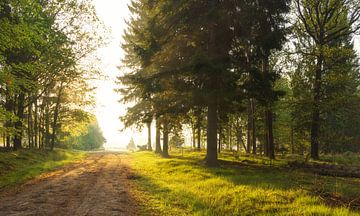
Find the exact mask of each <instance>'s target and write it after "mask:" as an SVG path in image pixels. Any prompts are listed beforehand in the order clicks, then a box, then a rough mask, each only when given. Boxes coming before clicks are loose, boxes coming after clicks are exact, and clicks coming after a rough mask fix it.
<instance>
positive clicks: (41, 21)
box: [0, 0, 103, 150]
mask: <svg viewBox="0 0 360 216" xmlns="http://www.w3.org/2000/svg"><path fill="white" fill-rule="evenodd" d="M85 25H88V27H90V26H93V27H98V30H99V31H101V29H103V27H102V25H101V22H100V21H99V20H98V19H97V17H96V15H95V13H94V8H93V7H92V5H91V4H90V3H89V2H88V1H81V2H78V1H76V0H65V1H40V0H35V1H27V0H26V1H13V0H5V1H2V2H1V3H0V29H1V32H0V116H1V117H0V132H1V133H2V136H3V137H4V141H5V145H6V146H7V147H8V148H10V147H12V148H13V149H15V150H16V149H19V148H22V147H23V146H27V147H34V148H49V149H53V148H54V146H55V144H56V143H59V141H60V136H59V135H60V133H61V130H62V128H63V124H62V123H63V121H65V120H66V121H67V122H69V121H70V120H71V119H72V118H73V119H74V118H76V114H78V113H79V112H78V111H79V110H80V109H81V108H82V107H84V106H87V105H89V103H91V100H90V98H89V97H88V96H86V94H85V93H86V92H87V91H89V90H90V87H89V86H88V83H87V81H86V80H87V79H89V78H91V77H94V75H95V74H96V70H95V68H93V67H91V66H90V65H89V64H85V63H84V61H85V60H86V59H88V58H89V57H90V56H91V54H92V53H93V52H94V51H95V50H96V48H97V47H98V46H100V45H101V44H102V41H103V40H102V36H100V35H99V33H98V30H96V31H95V30H93V29H94V28H88V27H85ZM84 65H86V66H84ZM87 67H88V68H87ZM75 92H76V94H75ZM24 138H26V140H25V139H24Z"/></svg>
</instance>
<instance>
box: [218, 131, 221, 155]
mask: <svg viewBox="0 0 360 216" xmlns="http://www.w3.org/2000/svg"><path fill="white" fill-rule="evenodd" d="M218 153H221V132H219V139H218Z"/></svg>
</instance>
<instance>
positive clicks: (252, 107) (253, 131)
mask: <svg viewBox="0 0 360 216" xmlns="http://www.w3.org/2000/svg"><path fill="white" fill-rule="evenodd" d="M250 102H251V133H252V134H251V138H252V140H251V141H252V153H253V155H256V153H257V149H256V129H255V102H254V99H251V100H250ZM249 151H250V150H249Z"/></svg>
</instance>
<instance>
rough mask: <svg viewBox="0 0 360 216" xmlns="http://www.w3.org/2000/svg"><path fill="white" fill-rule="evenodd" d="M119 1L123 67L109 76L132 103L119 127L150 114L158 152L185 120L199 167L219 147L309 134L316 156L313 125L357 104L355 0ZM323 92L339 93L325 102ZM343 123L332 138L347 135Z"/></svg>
mask: <svg viewBox="0 0 360 216" xmlns="http://www.w3.org/2000/svg"><path fill="white" fill-rule="evenodd" d="M291 6H293V10H292V11H291V10H290V9H291ZM129 8H130V10H131V12H132V14H133V16H132V18H131V19H129V20H128V29H127V31H126V32H125V36H124V39H125V43H124V44H123V48H124V50H125V52H126V56H125V59H124V61H123V63H124V66H126V67H128V68H130V72H129V73H127V74H125V75H124V76H121V77H119V81H120V82H121V84H122V85H123V86H122V87H120V88H119V91H120V92H121V93H122V94H123V101H124V102H130V101H131V102H133V103H134V106H133V107H131V108H129V110H128V113H127V115H125V116H124V117H123V120H124V121H125V122H126V126H128V127H129V126H132V125H143V124H148V123H149V122H151V121H153V120H154V119H155V121H156V125H157V126H156V134H157V139H156V146H157V147H156V152H157V153H162V154H163V156H167V146H168V140H169V136H170V140H173V139H174V140H175V139H177V136H178V134H179V133H178V131H179V130H178V129H179V128H182V127H181V126H182V125H185V124H187V125H189V126H190V128H191V130H192V134H193V140H192V145H193V147H194V148H195V147H198V148H200V143H201V140H202V139H205V138H206V139H205V140H206V151H207V153H206V158H205V162H206V164H207V165H209V166H214V165H217V157H218V150H220V149H222V148H224V147H225V146H226V148H228V149H229V150H234V146H236V150H237V151H238V152H240V150H241V149H244V150H245V151H246V152H247V153H249V154H250V153H252V154H254V155H256V154H262V155H265V156H267V157H269V158H270V159H274V158H275V153H276V152H284V151H285V152H291V153H295V152H299V153H301V152H304V150H305V149H306V148H307V145H308V144H309V143H311V146H312V148H311V149H312V150H311V156H312V157H313V158H314V159H317V158H318V155H319V142H320V140H323V141H324V142H331V139H325V138H323V135H322V134H326V133H325V131H330V130H334V129H335V127H339V128H341V127H343V126H344V125H346V122H349V121H348V120H345V119H346V118H345V116H346V111H345V110H347V109H348V108H350V107H354V106H355V107H356V106H357V105H356V104H357V102H356V101H358V95H359V93H358V91H359V90H358V89H359V83H358V81H357V80H358V73H359V70H358V68H357V64H358V62H357V58H356V55H355V52H354V50H353V47H352V45H351V36H352V33H354V32H357V31H358V30H359V27H358V20H359V17H360V15H359V3H357V1H350V0H348V1H319V0H296V1H293V2H291V1H288V0H281V1H279V0H256V1H255V0H254V1H244V0H234V1H220V0H214V1H205V0H204V1H202V0H197V1H182V0H181V1H153V0H133V1H132V2H131V4H130V6H129ZM293 18H295V22H294V23H290V22H289V21H288V20H291V19H293ZM289 30H292V31H291V32H290V31H289ZM289 38H291V40H289ZM284 45H286V46H284ZM319 74H320V75H319ZM319 77H320V78H319ZM350 77H351V78H350ZM354 79H355V80H354ZM350 80H353V81H350ZM335 89H338V90H340V91H338V90H335ZM335 92H341V93H340V94H336V93H335ZM349 98H352V99H351V100H349ZM325 101H327V102H326V103H328V104H333V105H332V107H334V103H337V102H340V101H342V102H340V104H341V106H338V108H339V109H336V110H335V109H325V106H324V107H323V105H322V104H325V103H324V102H325ZM350 101H351V102H350ZM302 102H304V103H302ZM340 107H341V108H340ZM310 113H311V114H310ZM335 113H339V114H340V113H341V114H340V115H341V116H342V120H344V121H342V122H344V124H343V125H340V124H336V123H335V122H339V121H338V120H335V119H337V118H338V115H337V114H335ZM169 119H171V121H169ZM323 122H324V123H323ZM325 122H326V123H325ZM351 122H353V121H351ZM176 125H177V126H176ZM322 125H323V126H322ZM179 126H180V127H179ZM330 128H332V129H330ZM343 128H347V129H340V130H339V129H338V130H337V131H338V132H339V133H340V131H341V137H344V139H347V140H349V139H351V140H352V141H353V143H355V142H357V141H355V140H356V139H357V138H356V137H357V135H355V134H354V133H350V131H351V129H350V128H348V127H347V126H345V127H343ZM202 129H205V130H204V131H203V133H202ZM160 132H162V135H163V148H162V149H161V148H160ZM320 132H321V133H320ZM149 134H150V133H149ZM308 134H310V136H309V137H308ZM149 136H150V135H149ZM325 140H326V141H325ZM196 143H197V145H196ZM343 143H344V145H346V144H345V142H343ZM326 149H333V150H335V146H332V147H330V148H327V147H326V148H325V147H324V148H322V150H324V151H325V150H326ZM338 149H339V148H338ZM343 149H350V148H349V147H346V148H343ZM326 151H327V150H326Z"/></svg>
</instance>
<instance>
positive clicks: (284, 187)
mask: <svg viewBox="0 0 360 216" xmlns="http://www.w3.org/2000/svg"><path fill="white" fill-rule="evenodd" d="M131 157H132V160H131V164H130V166H131V167H132V168H133V170H134V172H135V174H136V176H137V177H138V178H136V179H135V181H136V183H137V184H138V185H139V188H140V190H142V191H144V195H142V198H141V199H143V200H144V203H145V205H146V206H145V208H146V209H147V211H148V214H152V213H151V212H155V214H156V215H214V216H215V215H360V213H359V212H356V211H355V210H350V209H349V208H348V207H347V206H341V205H339V204H338V203H331V202H328V201H326V196H325V194H326V195H334V197H341V198H344V199H349V200H351V199H352V198H355V199H356V198H358V197H359V195H360V187H359V186H360V181H359V180H358V179H345V178H334V177H321V176H317V175H314V174H310V173H304V172H301V171H299V170H289V169H288V168H287V167H285V166H284V165H283V164H284V163H283V162H282V161H275V162H274V163H272V164H273V165H271V166H270V165H269V161H266V160H265V161H264V160H263V159H261V158H253V157H248V158H243V157H242V158H240V159H239V160H240V161H243V162H240V163H239V162H238V161H237V160H235V159H234V157H231V156H229V155H224V157H221V159H222V167H220V168H206V167H205V166H204V165H203V161H202V159H203V157H204V153H199V152H192V153H188V152H186V153H184V154H181V153H179V152H172V157H171V158H169V159H164V158H161V157H159V156H156V155H154V154H153V153H150V152H137V153H134V154H132V155H131ZM322 195H323V196H322ZM332 198H333V197H332Z"/></svg>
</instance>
